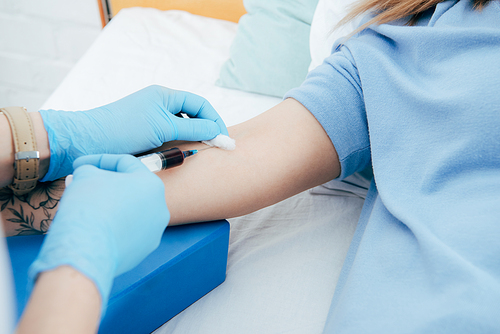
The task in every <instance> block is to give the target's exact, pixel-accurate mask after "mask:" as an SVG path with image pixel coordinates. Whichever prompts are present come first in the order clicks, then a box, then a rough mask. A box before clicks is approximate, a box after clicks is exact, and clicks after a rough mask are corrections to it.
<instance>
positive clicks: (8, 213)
mask: <svg viewBox="0 0 500 334" xmlns="http://www.w3.org/2000/svg"><path fill="white" fill-rule="evenodd" d="M63 191H64V179H59V180H56V181H53V182H43V183H42V182H39V183H38V184H37V186H36V188H35V189H33V191H31V192H29V193H28V194H25V195H21V196H16V195H15V194H14V193H13V191H12V190H11V189H10V188H9V187H5V188H1V189H0V212H1V213H2V216H3V219H4V221H5V222H4V224H5V225H8V226H7V228H6V232H7V234H8V235H31V234H43V233H46V232H47V231H48V229H49V226H50V224H51V222H52V219H53V218H54V214H55V210H56V207H57V205H58V203H59V200H60V199H61V196H62V193H63Z"/></svg>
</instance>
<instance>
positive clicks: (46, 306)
mask: <svg viewBox="0 0 500 334" xmlns="http://www.w3.org/2000/svg"><path fill="white" fill-rule="evenodd" d="M100 316H101V296H100V294H99V291H98V290H97V287H96V286H95V285H94V283H93V282H92V281H91V280H90V279H88V278H87V277H86V276H84V275H83V274H81V273H80V272H78V271H77V270H75V269H73V268H72V267H69V266H60V267H57V268H55V269H54V270H50V271H46V272H43V273H42V274H40V276H39V277H38V279H37V282H36V285H35V287H34V289H33V292H32V294H31V296H30V300H29V302H28V304H27V306H26V309H25V311H24V313H23V316H22V317H21V320H20V321H19V326H18V328H17V331H16V333H19V334H24V333H38V334H44V333H47V334H49V333H50V334H57V333H75V334H84V333H96V332H97V328H98V325H99V320H100Z"/></svg>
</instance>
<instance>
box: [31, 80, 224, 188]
mask: <svg viewBox="0 0 500 334" xmlns="http://www.w3.org/2000/svg"><path fill="white" fill-rule="evenodd" d="M179 112H184V113H186V114H187V115H189V116H190V117H196V118H192V119H185V118H182V117H177V116H175V115H174V114H178V113H179ZM40 114H41V116H42V119H43V123H44V125H45V129H46V130H47V134H48V137H49V145H50V166H49V170H48V172H47V174H46V175H45V176H44V178H43V179H42V180H41V181H42V182H44V181H52V180H56V179H58V178H60V177H63V176H66V175H68V174H71V172H72V171H73V168H72V164H73V161H74V160H75V159H76V158H78V157H80V156H83V155H90V154H101V153H115V154H121V153H128V154H136V153H140V152H145V151H148V150H150V149H153V148H156V147H159V146H161V145H162V144H163V143H164V142H168V141H172V140H187V141H201V140H209V139H212V138H214V137H215V136H217V135H218V134H225V135H227V129H226V126H225V125H224V122H223V121H222V119H221V118H220V116H219V115H218V114H217V112H216V111H215V109H214V108H213V107H212V106H211V105H210V103H209V102H208V101H207V100H205V99H204V98H202V97H200V96H198V95H195V94H191V93H188V92H182V91H176V90H172V89H168V88H165V87H161V86H156V85H155V86H149V87H146V88H144V89H142V90H140V91H138V92H136V93H133V94H131V95H129V96H126V97H124V98H123V99H121V100H118V101H116V102H113V103H111V104H108V105H106V106H103V107H100V108H95V109H91V110H87V111H77V112H64V111H55V110H41V111H40Z"/></svg>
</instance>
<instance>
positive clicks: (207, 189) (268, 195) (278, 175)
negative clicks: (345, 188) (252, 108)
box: [159, 99, 340, 225]
mask: <svg viewBox="0 0 500 334" xmlns="http://www.w3.org/2000/svg"><path fill="white" fill-rule="evenodd" d="M229 132H230V135H231V136H232V137H233V138H234V139H236V149H235V150H234V151H223V150H220V149H209V150H206V151H202V152H200V153H199V154H198V155H195V156H193V157H191V158H189V159H187V160H186V161H185V162H184V165H183V166H182V167H180V168H173V169H170V170H166V171H163V172H161V173H159V175H160V177H161V178H162V179H163V182H164V183H165V192H166V199H167V205H168V208H169V210H170V213H171V222H170V224H171V225H175V224H180V223H189V222H196V221H206V220H214V219H220V218H230V217H235V216H240V215H243V214H246V213H249V212H253V211H255V210H258V209H260V208H263V207H265V206H268V205H271V204H274V203H277V202H279V201H281V200H283V199H285V198H288V197H290V196H293V195H294V194H297V193H299V192H301V191H303V190H306V189H308V188H311V187H313V186H316V185H319V184H321V183H324V182H326V181H328V180H330V179H333V178H334V177H336V176H338V175H339V173H340V164H339V162H338V157H337V153H336V151H335V149H334V147H333V145H332V143H331V141H330V139H329V138H328V136H327V134H326V133H325V131H324V130H323V128H322V127H321V125H320V124H319V122H318V121H317V120H316V119H315V118H314V116H312V115H311V114H310V113H309V111H307V109H305V108H304V107H303V106H302V105H301V104H300V103H298V102H297V101H295V100H292V99H288V100H286V101H284V102H282V103H280V104H279V105H277V106H276V107H274V108H273V109H271V110H269V111H267V112H265V113H264V114H262V115H260V116H258V117H256V118H254V119H252V120H250V121H247V122H245V123H242V124H240V125H237V126H234V127H232V128H230V129H229ZM200 145H201V144H193V143H190V144H186V145H185V146H184V147H186V148H187V147H198V146H200Z"/></svg>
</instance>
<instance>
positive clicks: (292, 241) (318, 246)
mask: <svg viewBox="0 0 500 334" xmlns="http://www.w3.org/2000/svg"><path fill="white" fill-rule="evenodd" d="M236 28H237V25H236V24H234V23H231V22H226V21H221V20H215V19H210V18H205V17H200V16H195V15H191V14H188V13H185V12H181V11H169V12H160V11H157V10H154V9H145V8H133V9H127V10H123V11H121V12H120V13H119V15H117V16H116V17H115V18H114V19H113V20H112V21H111V23H110V24H109V25H108V26H107V27H106V28H105V29H104V31H103V33H102V34H101V35H100V36H99V38H98V39H97V40H96V42H95V43H94V44H93V45H92V47H91V48H90V49H89V51H88V52H87V53H86V54H85V55H84V57H83V58H82V59H81V60H80V61H79V62H78V63H77V65H76V66H75V67H74V68H73V70H72V71H71V72H70V73H69V75H68V76H67V77H66V78H65V80H64V81H63V82H62V84H61V85H60V86H59V87H58V88H57V90H56V91H55V92H54V93H53V94H52V96H51V97H50V98H49V100H48V101H47V102H46V103H45V104H44V106H43V108H44V109H46V108H51V109H60V110H85V109H90V108H93V107H97V106H100V105H103V104H106V103H109V102H112V101H114V100H117V99H119V98H121V97H123V96H125V95H128V94H130V93H132V92H134V91H137V90H139V89H141V88H143V87H145V86H148V85H150V84H159V85H163V86H167V87H170V88H174V89H180V90H187V91H191V92H193V93H196V94H199V95H202V96H204V97H205V98H207V99H208V100H209V101H210V102H211V103H212V105H213V106H214V107H215V108H216V110H217V111H218V112H219V113H220V114H221V116H222V118H223V119H224V121H225V122H226V124H227V125H228V126H230V125H234V124H238V123H240V122H243V121H245V120H247V119H250V118H252V117H254V116H256V115H258V114H260V113H261V112H263V111H265V110H267V109H269V108H270V107H272V106H274V105H275V104H277V103H279V102H280V99H277V98H273V97H269V96H264V95H258V94H251V93H247V92H242V91H238V90H230V89H225V88H221V87H217V86H215V85H214V83H215V81H216V79H217V77H218V73H219V69H220V67H221V65H222V64H223V62H224V61H225V60H226V59H227V58H228V55H229V47H230V45H231V42H232V39H233V38H234V36H235V34H236ZM362 204H363V199H362V198H360V197H344V196H324V195H318V194H314V193H313V192H309V191H306V192H303V193H301V194H299V195H297V196H294V197H292V198H290V199H288V200H285V201H283V202H281V203H278V204H276V205H273V206H270V207H268V208H265V209H263V210H260V211H257V212H255V213H252V214H249V215H246V216H243V217H239V218H233V219H230V220H229V221H230V224H231V234H230V248H229V257H228V267H227V278H226V281H225V282H224V283H223V284H222V285H221V286H219V287H218V288H216V289H215V290H213V291H212V292H210V293H209V294H208V295H206V296H205V297H203V298H202V299H200V300H199V301H198V302H196V303H195V304H193V305H192V306H190V307H189V308H188V309H186V310H185V311H183V312H182V313H180V314H179V315H178V316H176V317H175V318H173V319H172V320H170V321H169V322H168V323H166V324H165V325H163V326H162V327H160V328H159V329H158V330H157V331H156V332H155V333H158V334H159V333H162V334H165V333H173V334H185V333H190V334H191V333H307V334H313V333H321V332H322V329H323V325H324V323H325V320H326V317H327V314H328V309H329V306H330V301H331V298H332V296H333V292H334V289H335V285H336V282H337V279H338V275H339V273H340V269H341V266H342V263H343V260H344V257H345V255H346V253H347V248H348V246H349V243H350V240H351V238H352V235H353V233H354V230H355V227H356V223H357V220H358V217H359V214H360V211H361V207H362ZM168 302H169V301H168V300H166V301H165V303H168Z"/></svg>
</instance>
